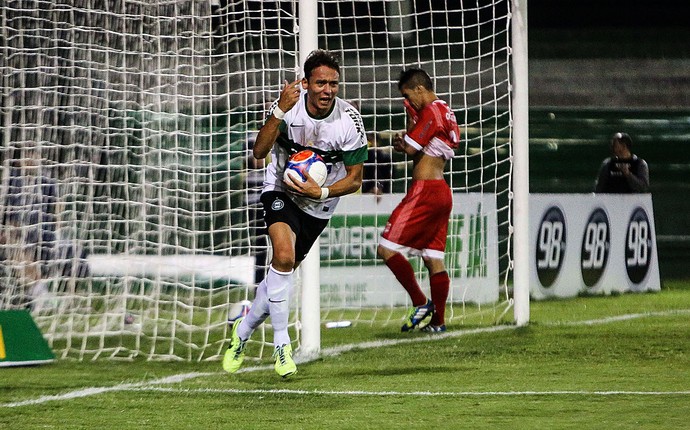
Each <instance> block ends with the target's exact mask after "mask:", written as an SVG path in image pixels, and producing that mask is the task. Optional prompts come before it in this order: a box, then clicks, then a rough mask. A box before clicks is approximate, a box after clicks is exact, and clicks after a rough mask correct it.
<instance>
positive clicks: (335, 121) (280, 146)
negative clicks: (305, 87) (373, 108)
mask: <svg viewBox="0 0 690 430" xmlns="http://www.w3.org/2000/svg"><path fill="white" fill-rule="evenodd" d="M306 98H307V93H306V91H302V95H301V97H300V100H299V101H298V102H297V104H296V105H295V106H293V107H292V109H290V110H289V111H287V112H285V117H284V118H283V121H282V123H281V124H280V135H279V136H278V138H277V139H276V142H275V144H273V149H272V150H271V164H269V166H268V167H267V169H266V180H265V181H264V187H263V191H264V192H265V191H287V186H286V185H285V183H284V182H283V172H284V171H285V165H286V163H287V159H288V157H289V156H290V155H292V154H293V153H295V152H298V151H301V150H303V149H310V150H312V151H314V152H316V153H317V154H319V155H321V156H322V157H323V159H324V161H325V162H326V166H327V167H328V176H327V177H326V182H325V184H324V187H327V186H328V185H331V184H333V183H335V182H337V181H339V180H340V179H342V178H344V177H345V176H346V172H345V166H352V165H355V164H361V163H363V162H365V161H366V160H367V140H366V136H365V132H364V124H363V123H362V116H361V115H360V114H359V112H357V110H356V109H355V108H354V107H353V106H352V105H351V104H349V103H348V102H346V101H344V100H342V99H340V98H337V97H336V99H335V103H334V104H333V109H331V111H330V112H329V113H328V114H327V115H326V116H325V117H323V118H316V117H313V116H311V115H310V114H309V112H308V111H307V109H306V105H305V104H306ZM276 105H277V101H276V102H274V103H273V106H271V109H270V110H269V112H268V114H269V115H272V114H273V109H275V106H276ZM287 194H288V196H290V198H291V199H292V200H293V201H294V202H295V203H296V204H297V206H299V207H300V208H301V209H302V210H303V211H304V212H305V213H307V214H309V215H311V216H314V217H317V218H322V219H328V218H330V217H331V215H333V212H334V211H335V207H336V206H337V204H338V201H339V200H340V198H339V197H331V198H328V199H326V200H315V199H311V198H308V197H303V196H300V195H296V194H294V193H290V192H288V193H287Z"/></svg>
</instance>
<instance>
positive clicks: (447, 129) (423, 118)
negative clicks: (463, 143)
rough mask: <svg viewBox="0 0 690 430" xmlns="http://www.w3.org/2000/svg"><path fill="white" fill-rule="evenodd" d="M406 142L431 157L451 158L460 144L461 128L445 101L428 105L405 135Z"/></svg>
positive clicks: (436, 101)
mask: <svg viewBox="0 0 690 430" xmlns="http://www.w3.org/2000/svg"><path fill="white" fill-rule="evenodd" d="M405 142H407V144H408V145H411V146H413V147H414V148H416V149H417V150H418V151H424V152H425V153H429V155H432V156H437V157H442V158H445V159H449V158H451V157H452V154H453V152H452V150H453V149H456V148H457V147H458V146H459V144H460V128H459V127H458V121H457V120H456V119H455V113H454V112H453V111H452V110H451V109H450V107H449V106H448V105H447V104H446V102H444V101H443V100H435V101H434V102H433V103H430V104H428V105H426V106H425V107H424V108H423V109H422V110H421V111H419V112H418V114H417V120H416V122H415V124H414V126H413V127H412V129H411V130H410V131H408V132H407V134H406V135H405ZM429 146H431V147H430V148H429V149H426V148H427V147H429ZM448 148H450V151H449V150H448Z"/></svg>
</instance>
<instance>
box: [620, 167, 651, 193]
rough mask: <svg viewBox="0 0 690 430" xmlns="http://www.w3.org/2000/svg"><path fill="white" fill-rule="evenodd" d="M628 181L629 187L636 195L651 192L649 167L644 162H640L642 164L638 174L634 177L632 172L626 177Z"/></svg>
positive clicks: (638, 168)
mask: <svg viewBox="0 0 690 430" xmlns="http://www.w3.org/2000/svg"><path fill="white" fill-rule="evenodd" d="M625 178H626V180H627V181H628V185H630V188H632V189H633V191H635V192H636V193H646V192H648V191H649V166H648V165H647V162H646V161H644V160H640V164H639V166H638V167H637V174H636V175H633V174H632V173H631V172H630V171H628V174H627V175H626V176H625Z"/></svg>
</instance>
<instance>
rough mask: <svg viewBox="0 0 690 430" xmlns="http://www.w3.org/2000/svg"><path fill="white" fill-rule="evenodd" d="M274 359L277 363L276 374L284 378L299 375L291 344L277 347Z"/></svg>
mask: <svg viewBox="0 0 690 430" xmlns="http://www.w3.org/2000/svg"><path fill="white" fill-rule="evenodd" d="M273 358H274V359H275V361H276V364H275V369H276V373H277V374H278V375H280V376H282V377H283V378H287V377H288V376H290V375H294V374H295V373H297V366H296V365H295V362H294V361H293V360H292V346H291V345H290V344H286V345H281V346H276V349H275V351H273Z"/></svg>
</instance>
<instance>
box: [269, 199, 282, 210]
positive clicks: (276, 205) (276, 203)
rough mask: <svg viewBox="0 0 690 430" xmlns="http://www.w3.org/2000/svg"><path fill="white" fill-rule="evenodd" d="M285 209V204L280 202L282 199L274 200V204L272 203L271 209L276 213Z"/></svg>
mask: <svg viewBox="0 0 690 430" xmlns="http://www.w3.org/2000/svg"><path fill="white" fill-rule="evenodd" d="M284 207H285V202H284V201H282V200H280V199H275V200H273V203H271V209H273V210H274V211H279V210H281V209H283V208H284Z"/></svg>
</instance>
